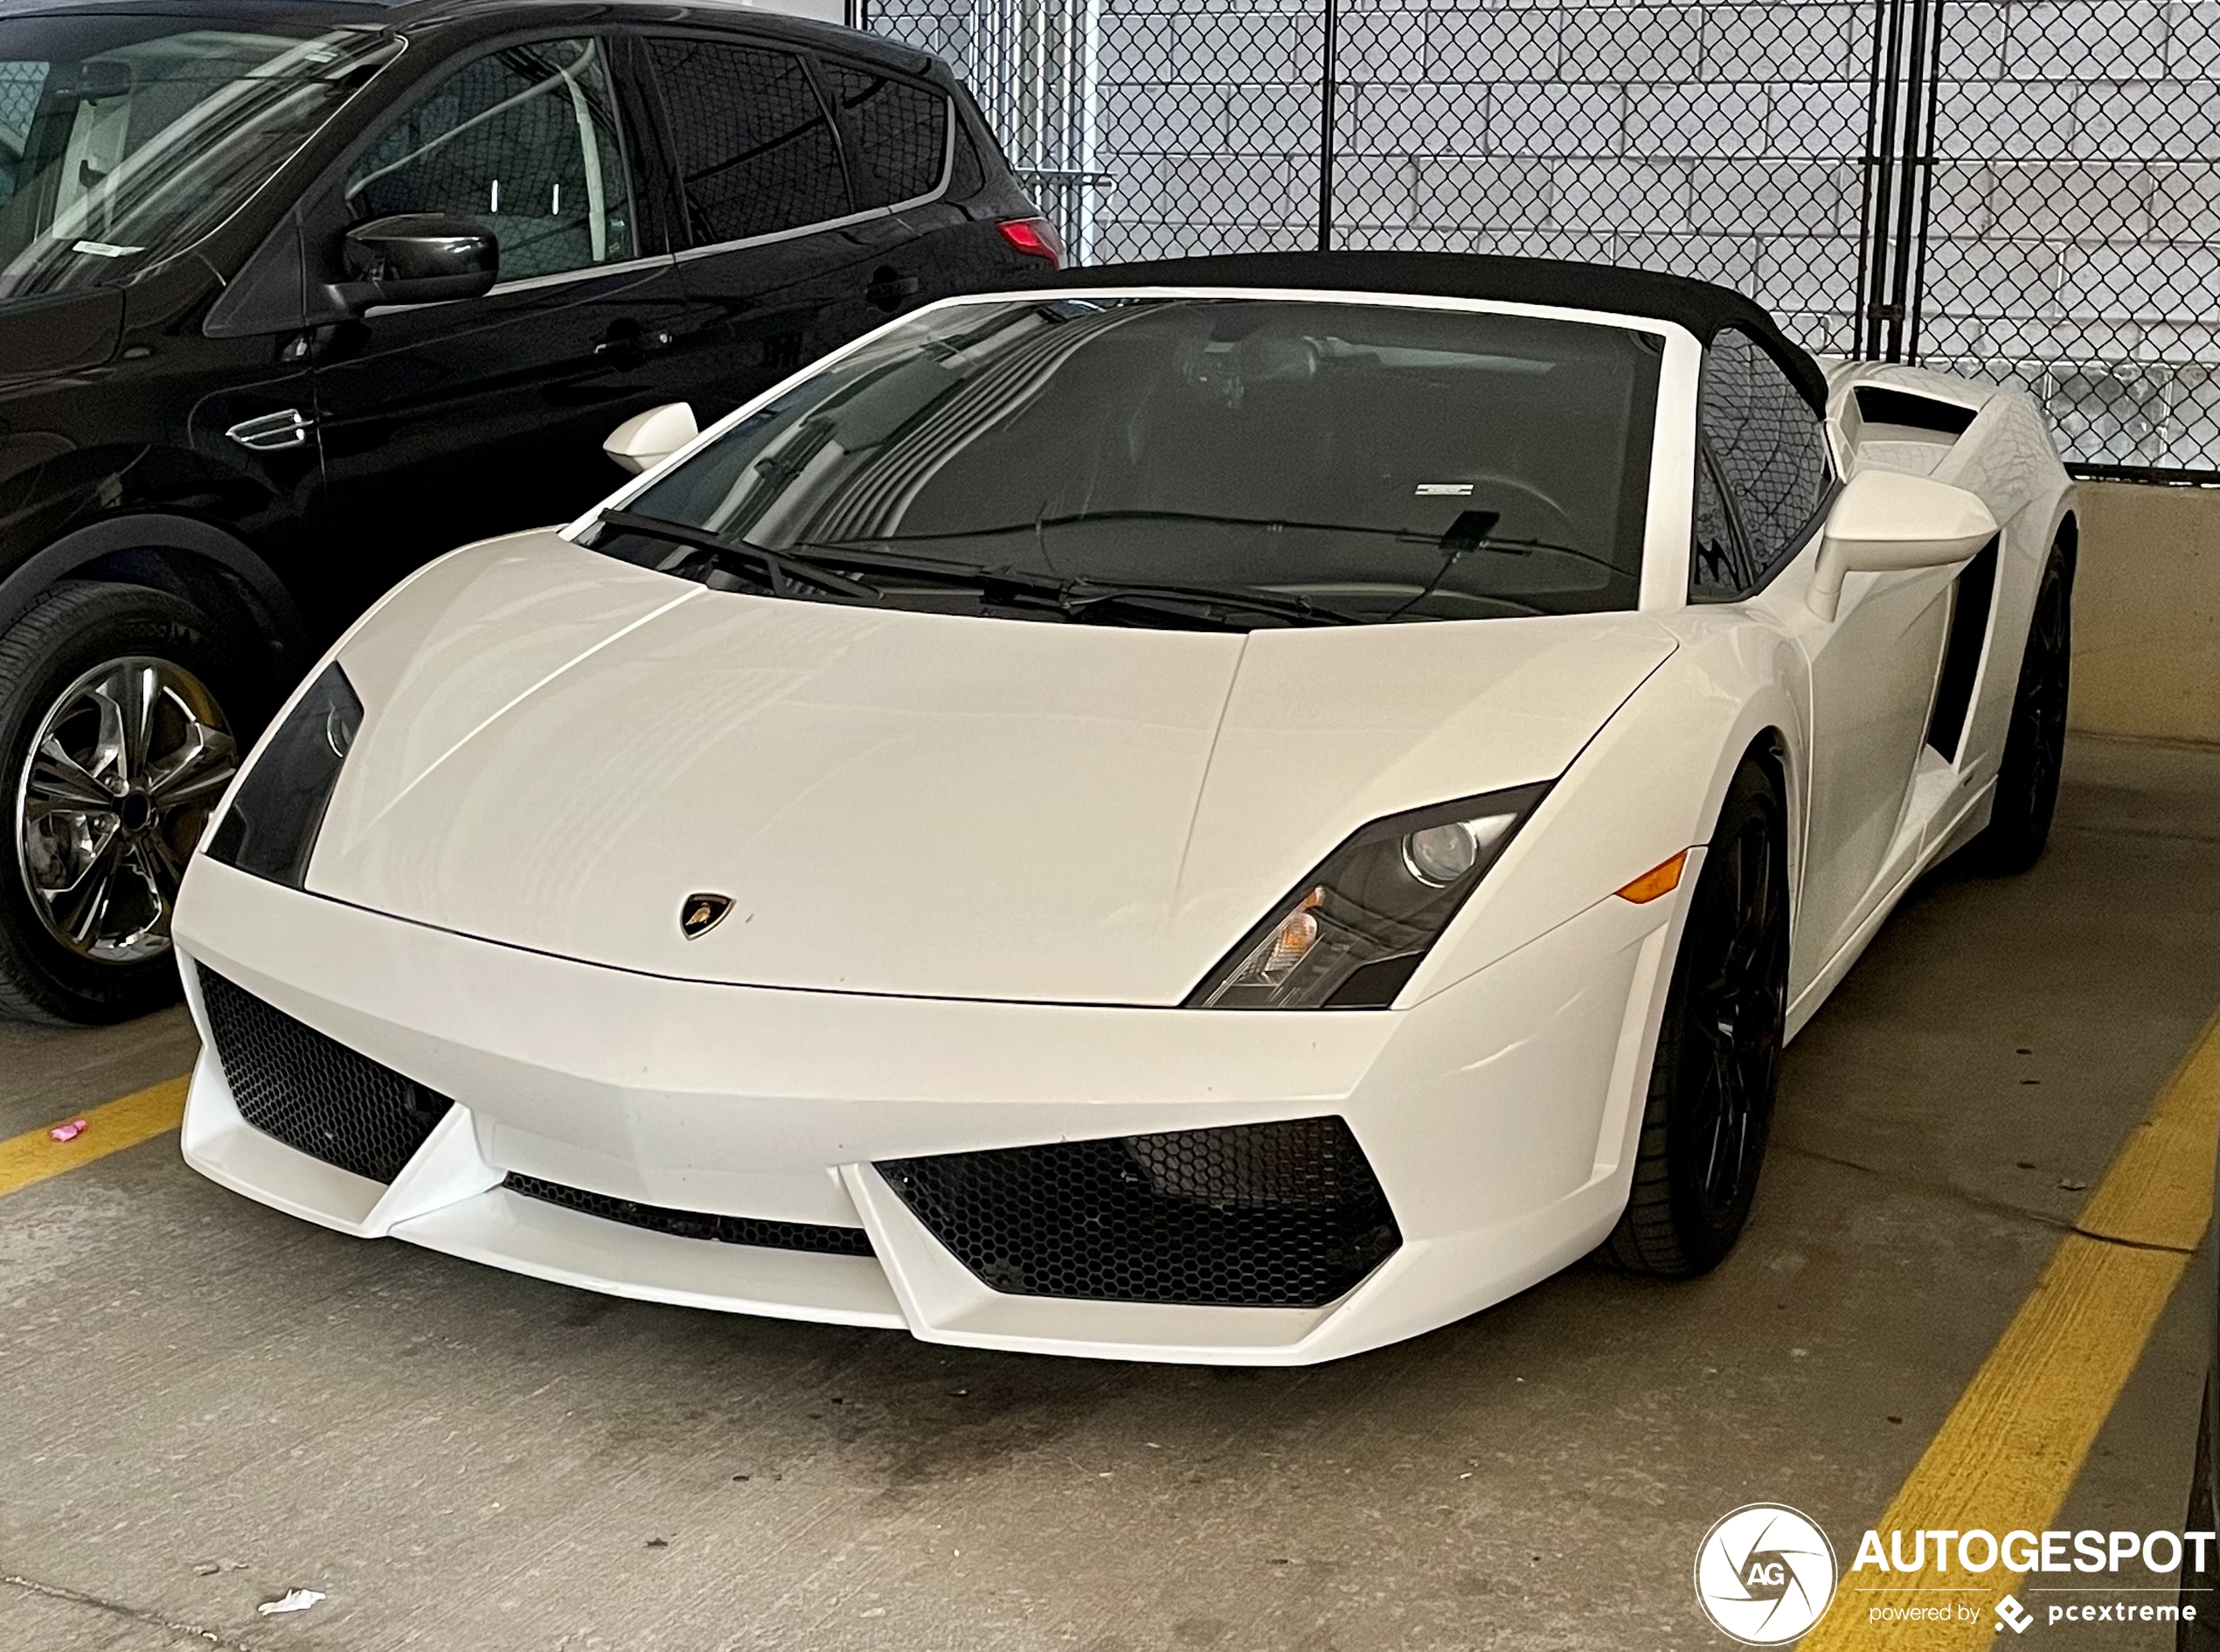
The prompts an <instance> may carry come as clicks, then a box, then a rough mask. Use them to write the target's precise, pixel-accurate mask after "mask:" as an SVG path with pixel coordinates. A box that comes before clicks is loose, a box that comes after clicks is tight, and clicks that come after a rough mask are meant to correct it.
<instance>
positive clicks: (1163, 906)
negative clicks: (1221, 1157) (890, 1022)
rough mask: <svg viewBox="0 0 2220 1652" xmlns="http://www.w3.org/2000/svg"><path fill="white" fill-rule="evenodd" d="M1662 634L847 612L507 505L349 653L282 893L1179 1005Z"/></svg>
mask: <svg viewBox="0 0 2220 1652" xmlns="http://www.w3.org/2000/svg"><path fill="white" fill-rule="evenodd" d="M1674 646H1675V644H1674V642H1673V640H1672V638H1671V637H1670V636H1669V635H1668V634H1667V633H1666V632H1665V631H1664V630H1663V629H1662V628H1660V627H1658V626H1656V625H1655V624H1654V623H1652V622H1650V621H1647V620H1645V619H1643V618H1641V616H1639V615H1635V614H1612V615H1595V616H1576V617H1569V618H1561V619H1560V618H1551V619H1536V620H1504V621H1481V622H1463V623H1445V624H1425V625H1398V626H1378V627H1369V626H1363V627H1359V626H1353V627H1335V628H1301V629H1288V630H1270V631H1259V632H1254V633H1251V634H1248V635H1241V634H1218V633H1196V632H1181V631H1160V630H1148V629H1127V628H1113V627H1107V626H1085V625H1062V624H1051V623H1035V622H1029V621H1000V620H980V619H974V618H966V617H961V616H949V615H943V614H918V613H910V612H903V611H889V610H880V609H857V608H853V607H841V606H836V605H833V604H829V603H815V602H802V601H780V600H768V599H761V598H755V597H750V596H745V595H740V594H737V593H722V592H712V591H709V590H707V589H704V587H700V586H697V585H695V584H692V583H690V582H686V581H681V580H676V579H673V578H671V577H669V576H667V575H663V574H658V573H652V572H649V571H646V570H642V569H639V568H635V567H631V566H628V565H626V564H623V563H621V562H617V561H614V560H613V559H609V558H606V557H602V556H600V555H597V554H595V553H594V552H589V551H586V550H583V549H580V548H579V547H578V546H575V545H570V544H569V543H567V542H565V541H564V540H562V539H560V538H556V537H555V536H554V535H552V534H548V533H539V534H532V535H520V536H517V537H515V538H510V539H507V540H498V541H492V542H489V543H488V544H486V545H479V546H475V547H472V548H470V549H468V550H466V551H464V552H457V553H456V554H454V556H451V557H449V558H447V559H444V560H443V561H441V562H440V563H437V564H434V566H432V567H430V568H428V569H427V570H426V571H425V572H424V573H421V574H420V575H419V576H418V577H417V578H416V579H415V580H412V581H411V582H410V583H408V584H407V585H406V586H404V587H402V588H401V589H400V590H399V591H398V592H396V593H394V594H393V595H392V597H391V598H389V599H388V600H387V601H386V603H385V605H384V606H383V607H381V608H380V609H378V612H377V613H376V614H374V615H373V616H372V617H371V619H370V620H369V621H366V622H365V623H364V625H363V626H362V627H361V628H359V629H358V630H357V632H356V634H355V635H353V636H351V637H350V638H349V639H348V640H347V642H345V643H344V644H343V646H342V648H341V650H340V655H339V657H340V659H341V662H342V663H343V665H344V667H345V669H346V670H347V672H348V674H349V677H350V679H351V680H352V681H353V682H354V684H355V685H356V688H357V691H358V692H359V693H360V695H361V697H362V698H363V700H364V705H365V707H366V714H365V718H364V725H363V727H362V730H361V732H360V733H359V734H358V736H357V739H356V742H355V746H354V749H353V751H352V753H351V754H350V757H349V759H348V761H347V764H346V767H345V769H344V770H343V774H342V776H341V779H340V781H339V785H338V787H337V789H336V792H335V794H334V795H333V798H332V802H331V806H330V810H329V812H328V814H327V816H326V817H325V822H324V825H323V833H322V836H321V837H320V838H319V840H318V842H317V845H316V853H315V857H314V859H313V861H312V863H311V864H310V867H309V877H308V887H309V890H310V891H311V892H315V893H317V894H321V895H325V896H330V897H332V898H334V899H342V900H346V901H350V902H352V903H355V904H357V905H360V906H366V907H370V908H371V909H374V910H377V911H379V912H385V913H392V914H394V915H396V916H399V917H402V918H407V919H412V920H418V921H420V922H424V923H427V924H433V925H437V926H439V927H442V928H446V929H451V930H454V931H457V932H460V933H462V934H470V935H475V936H481V937H483V938H485V939H488V940H491V941H503V942H507V943H510V944H512V945H516V946H519V947H531V948H534V949H536V950H539V951H544V952H548V953H552V954H558V955H561V956H565V957H571V958H578V959H584V960H589V961H594V962H597V963H602V964H607V965H614V966H616V967H619V968H628V969H636V970H642V971H647V972H650V973H654V974H658V975H673V976H683V977H687V978H691V979H697V980H711V981H719V982H740V983H748V984H753V985H763V986H787V987H802V988H816V989H836V990H846V991H865V992H878V993H898V994H910V995H920V996H950V997H982V998H1003V999H1030V1000H1040V1001H1051V1002H1062V1003H1130V1004H1172V1003H1178V1002H1179V1001H1180V1000H1181V999H1182V998H1183V997H1184V996H1186V995H1187V994H1188V993H1189V992H1190V990H1191V989H1193V988H1194V986H1195V985H1196V983H1197V982H1198V981H1199V980H1200V979H1201V978H1202V977H1203V975H1204V974H1205V973H1206V972H1207V971H1208V970H1209V969H1210V968H1211V966H1212V965H1213V964H1215V963H1216V962H1217V961H1218V960H1219V959H1220V958H1221V957H1222V956H1224V954H1225V952H1226V951H1227V950H1228V949H1229V948H1230V947H1231V946H1232V945H1233V943H1234V942H1235V941H1238V939H1239V938H1240V936H1241V935H1242V934H1244V933H1245V932H1246V931H1247V930H1248V929H1249V928H1250V927H1251V926H1252V925H1253V924H1255V923H1256V922H1258V921H1259V920H1260V919H1261V918H1262V917H1263V916H1264V915H1265V913H1266V909H1267V908H1268V907H1269V906H1271V905H1272V904H1273V902H1274V901H1276V900H1278V899H1280V897H1281V896H1282V895H1284V894H1285V893H1286V892H1287V891H1288V890H1289V889H1290V888H1291V887H1292V886H1293V885H1294V884H1295V883H1296V881H1297V880H1298V879H1299V878H1301V877H1302V876H1303V874H1304V873H1305V872H1306V871H1308V870H1309V869H1310V868H1311V867H1312V866H1314V865H1315V864H1317V863H1318V862H1319V861H1320V860H1321V859H1322V858H1323V857H1324V856H1325V854H1326V853H1327V851H1328V850H1330V849H1332V848H1333V847H1334V845H1335V843H1339V842H1340V841H1341V840H1342V838H1343V837H1344V836H1347V835H1348V834H1349V832H1350V831H1351V830H1353V829H1355V828H1356V827H1357V826H1359V825H1362V824H1363V823H1365V822H1366V821H1368V820H1371V819H1373V818H1376V817H1377V816H1381V815H1384V814H1388V813H1391V812H1393V811H1395V810H1398V809H1410V808H1414V807H1418V806H1420V805H1424V804H1427V803H1433V802H1441V801H1443V800H1445V799H1448V798H1453V797H1458V796H1462V795H1468V794H1472V793H1476V792H1482V791H1488V790H1493V789H1495V788H1498V787H1502V786H1511V785H1517V784H1521V783H1523V782H1527V781H1537V780H1544V779H1548V778H1551V777H1552V776H1555V775H1557V774H1560V773H1562V772H1563V771H1564V768H1565V767H1566V766H1567V765H1568V764H1569V763H1570V762H1571V760H1572V759H1573V757H1574V756H1575V755H1576V754H1577V753H1578V752H1579V750H1580V748H1581V747H1582V746H1583V745H1585V743H1586V742H1587V740H1588V739H1590V738H1591V737H1592V735H1593V734H1594V733H1595V732H1596V730H1597V729H1598V728H1599V727H1600V726H1601V725H1602V724H1603V722H1604V720H1605V719H1606V718H1608V717H1609V716H1610V715H1611V713H1612V712H1613V711H1614V710H1615V709H1616V708H1617V707H1618V706H1619V705H1620V704H1621V703H1622V702H1623V701H1624V700H1625V699H1626V698H1627V695H1628V694H1630V693H1631V692H1632V691H1634V688H1635V687H1636V686H1637V685H1638V684H1640V683H1641V680H1642V679H1643V678H1644V677H1647V676H1648V674H1649V673H1650V672H1651V671H1653V670H1655V669H1656V667H1657V666H1658V665H1659V664H1660V663H1662V662H1663V661H1664V660H1665V658H1666V657H1667V656H1668V655H1670V654H1671V652H1672V651H1673V649H1674ZM703 893H708V894H713V895H719V896H724V897H727V898H729V899H730V900H731V901H732V907H731V910H730V912H729V913H728V915H727V916H726V917H725V918H724V919H723V920H722V921H720V922H719V923H718V925H717V926H716V927H714V928H712V929H711V930H709V931H708V932H707V933H706V934H703V935H702V936H700V937H699V938H698V939H695V940H688V939H687V938H686V937H685V936H684V934H682V932H681V928H680V915H681V908H682V906H686V905H687V904H688V903H689V902H690V901H691V900H692V899H693V898H694V897H695V896H696V895H697V894H703Z"/></svg>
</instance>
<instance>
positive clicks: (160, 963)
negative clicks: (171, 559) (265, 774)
mask: <svg viewBox="0 0 2220 1652" xmlns="http://www.w3.org/2000/svg"><path fill="white" fill-rule="evenodd" d="M249 657H250V656H249V655H248V654H247V652H246V649H243V648H241V647H240V646H239V645H238V643H237V642H235V641H234V640H233V639H232V638H230V637H228V636H226V635H225V634H224V633H223V632H222V631H221V630H220V629H219V627H218V626H217V624H216V623H215V622H214V621H212V620H211V619H210V618H209V617H208V616H207V615H206V614H204V613H202V612H201V611H200V610H199V609H198V608H197V607H194V606H193V605H192V604H191V603H190V602H188V601H186V600H184V599H183V598H181V597H177V596H173V595H171V594H170V593H167V592H163V591H153V590H148V589H145V588H144V587H138V586H128V585H101V584H91V583H83V582H73V583H68V584H64V585H58V586H56V587H53V588H52V590H50V591H47V592H45V593H44V594H42V595H41V596H40V597H39V598H38V600H37V601H36V602H34V603H33V604H32V605H31V608H30V609H29V610H28V611H27V612H26V613H25V614H24V615H23V617H22V618H21V619H19V620H17V621H16V623H15V624H14V625H13V626H12V627H10V628H9V629H8V631H7V632H6V634H5V635H0V783H3V784H4V788H5V789H4V791H0V821H4V823H5V827H6V843H5V846H4V848H0V1016H6V1017H12V1018H15V1019H18V1020H29V1021H42V1022H47V1023H52V1024H67V1023H80V1024H86V1023H101V1022H112V1021H122V1020H127V1019H128V1018H130V1017H134V1016H139V1015H143V1014H145V1013H147V1012H148V1011H149V1010H156V1009H159V1008H161V1007H162V1006H163V1004H165V1003H170V1002H171V1001H172V1000H173V999H175V998H176V997H177V994H178V983H177V962H176V961H175V959H174V958H172V957H171V956H170V904H171V902H172V901H173V900H174V899H175V896H176V880H177V876H178V874H179V873H180V871H182V868H183V865H184V859H185V857H186V856H187V855H189V854H190V853H191V850H192V849H193V846H194V844H195V843H197V842H198V838H199V836H200V833H201V831H202V830H203V829H205V826H206V824H207V820H208V816H209V814H210V812H211V811H212V810H213V809H214V808H215V806H216V803H217V802H218V800H219V798H220V797H221V795H222V794H223V788H224V786H225V783H226V782H227V781H229V779H230V776H231V774H232V771H233V770H234V769H236V768H237V767H238V762H239V755H240V753H241V751H242V750H243V748H244V744H245V739H246V729H245V728H244V727H243V726H242V725H238V724H236V723H235V722H234V721H233V720H232V718H236V717H237V716H238V715H239V714H241V713H246V712H248V711H253V710H255V709H256V708H257V705H258V702H259V699H260V695H259V693H258V692H257V691H258V690H259V688H260V684H259V683H258V682H256V681H255V680H254V676H253V673H251V672H250V671H249V670H246V668H245V666H244V662H245V661H246V660H247V659H248V658H249ZM142 708H143V709H142ZM226 708H231V716H229V717H227V715H226ZM34 756H39V757H40V761H39V763H38V766H37V767H35V768H34V767H33V761H32V760H33V758H34ZM111 800H112V803H113V806H112V807H101V805H102V804H103V803H107V802H110V801H111ZM78 804H83V805H87V806H86V807H75V805H78Z"/></svg>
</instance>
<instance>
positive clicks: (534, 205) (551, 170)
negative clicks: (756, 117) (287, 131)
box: [346, 38, 636, 281]
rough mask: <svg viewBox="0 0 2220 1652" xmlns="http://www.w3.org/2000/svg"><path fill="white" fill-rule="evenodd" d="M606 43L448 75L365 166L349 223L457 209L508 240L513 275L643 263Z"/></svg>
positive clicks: (525, 49)
mask: <svg viewBox="0 0 2220 1652" xmlns="http://www.w3.org/2000/svg"><path fill="white" fill-rule="evenodd" d="M621 133H622V126H621V122H620V121H619V120H618V118H617V106H616V94H615V92H614V86H613V80H612V77H611V75H610V73H609V69H608V55H607V45H606V44H605V43H604V42H603V41H601V40H600V39H592V38H589V39H580V40H541V41H535V42H533V43H532V44H531V45H515V46H503V47H502V48H501V49H500V50H498V51H495V52H488V53H487V54H486V55H485V56H484V57H482V58H478V59H474V60H473V61H471V62H469V63H466V64H465V65H463V66H462V67H461V68H460V69H458V70H456V71H455V72H454V73H453V74H451V75H449V76H448V77H447V79H446V80H442V81H441V83H440V84H439V85H438V86H437V87H434V88H433V90H432V91H431V92H430V93H428V94H427V95H426V96H424V97H423V98H421V99H420V100H419V101H417V103H416V104H415V105H414V106H413V108H410V109H409V110H408V111H407V112H406V113H405V114H404V115H401V116H400V117H399V119H398V120H396V121H394V122H393V124H392V126H391V127H389V128H386V131H385V135H383V136H382V137H380V138H379V139H378V142H375V143H374V144H372V145H371V147H370V149H368V150H366V151H365V152H364V154H363V156H361V157H360V158H359V159H358V160H357V161H356V163H355V164H354V166H353V167H352V168H351V169H350V170H349V172H348V174H347V185H346V197H347V207H348V212H349V216H350V218H352V219H354V220H355V221H356V222H357V223H359V222H361V221H362V220H363V219H372V218H384V217H385V216H386V215H387V214H388V213H392V212H447V213H452V214H453V215H454V216H455V217H458V218H465V219H470V220H471V221H473V222H474V223H477V224H480V225H482V226H484V227H485V228H487V229H489V230H490V231H491V232H492V233H494V235H495V236H496V237H497V238H498V239H499V240H500V242H501V279H502V280H503V281H524V280H529V279H531V277H533V276H536V275H557V274H565V273H567V272H569V271H571V270H579V269H591V268H593V267H594V266H596V265H600V264H614V263H620V262H622V261H623V260H627V259H629V258H632V257H634V256H635V252H636V248H635V239H634V234H633V213H632V186H631V183H630V177H629V174H628V170H627V169H626V165H625V156H624V143H623V139H622V135H621Z"/></svg>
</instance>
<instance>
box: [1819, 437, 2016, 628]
mask: <svg viewBox="0 0 2220 1652" xmlns="http://www.w3.org/2000/svg"><path fill="white" fill-rule="evenodd" d="M1995 537H1996V518H1995V517H1993V516H1991V515H1990V514H1989V509H1988V505H1986V504H1984V503H1982V502H1981V497H1980V496H1979V495H1977V494H1972V493H1968V492H1967V491H1966V489H1963V488H1953V487H1952V486H1951V485H1950V484H1949V483H1948V482H1935V481H1932V480H1931V479H1930V478H1928V477H1925V476H1915V475H1911V474H1910V473H1909V472H1906V471H1902V470H1862V471H1860V472H1859V473H1858V474H1857V475H1855V476H1852V477H1851V478H1850V479H1849V482H1848V483H1847V484H1846V485H1845V486H1844V487H1843V489H1842V493H1841V494H1840V496H1837V497H1836V499H1835V508H1834V509H1833V510H1829V511H1828V513H1827V531H1826V534H1825V537H1824V538H1821V541H1820V546H1819V566H1817V567H1816V568H1814V570H1813V571H1812V586H1811V590H1810V592H1809V593H1808V594H1807V596H1806V598H1805V600H1806V601H1807V603H1808V604H1809V605H1810V607H1811V610H1812V612H1813V613H1814V614H1818V615H1819V617H1820V618H1821V619H1822V620H1832V619H1833V618H1834V617H1835V610H1836V609H1837V608H1838V607H1840V606H1841V604H1842V576H1843V575H1845V574H1847V573H1852V572H1854V571H1856V572H1863V573H1887V572H1889V571H1890V570H1892V569H1898V568H1940V567H1947V566H1950V564H1952V563H1953V562H1963V561H1964V560H1966V559H1967V558H1968V557H1970V556H1972V555H1973V554H1974V552H1976V551H1979V550H1980V549H1981V547H1982V546H1983V545H1987V544H1988V542H1989V541H1990V540H1991V539H1994V538H1995Z"/></svg>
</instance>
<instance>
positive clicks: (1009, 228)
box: [995, 218, 1064, 269]
mask: <svg viewBox="0 0 2220 1652" xmlns="http://www.w3.org/2000/svg"><path fill="white" fill-rule="evenodd" d="M995 227H996V229H998V230H1000V231H1001V232H1002V239H1004V240H1006V241H1008V242H1009V244H1010V245H1011V246H1015V247H1016V249H1017V250H1018V251H1019V252H1021V253H1024V254H1025V256H1026V257H1028V258H1044V259H1046V260H1048V261H1049V267H1051V269H1061V268H1062V267H1064V248H1063V246H1062V245H1061V244H1060V243H1059V242H1058V240H1057V239H1056V231H1055V230H1054V229H1053V228H1051V226H1050V225H1049V221H1048V220H1047V219H1044V218H1012V219H1004V220H1003V221H1002V222H1001V223H999V224H997V225H996V226H995Z"/></svg>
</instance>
